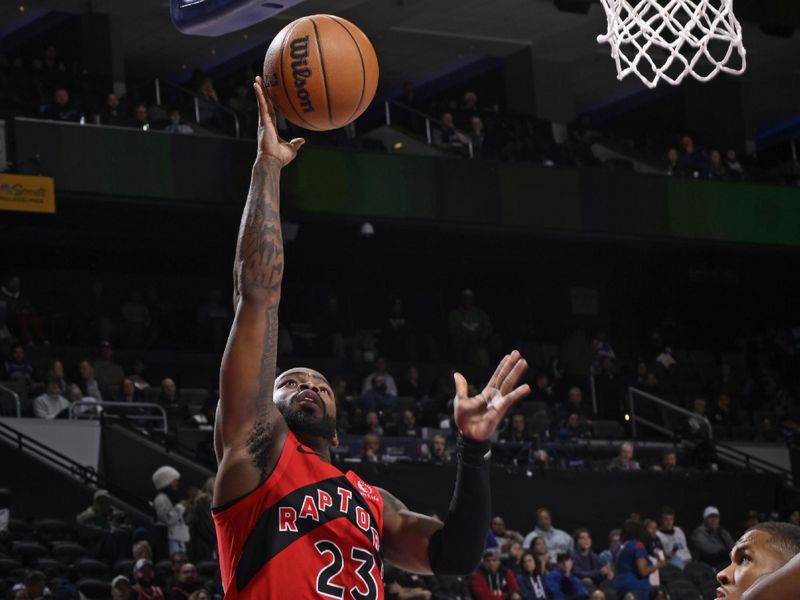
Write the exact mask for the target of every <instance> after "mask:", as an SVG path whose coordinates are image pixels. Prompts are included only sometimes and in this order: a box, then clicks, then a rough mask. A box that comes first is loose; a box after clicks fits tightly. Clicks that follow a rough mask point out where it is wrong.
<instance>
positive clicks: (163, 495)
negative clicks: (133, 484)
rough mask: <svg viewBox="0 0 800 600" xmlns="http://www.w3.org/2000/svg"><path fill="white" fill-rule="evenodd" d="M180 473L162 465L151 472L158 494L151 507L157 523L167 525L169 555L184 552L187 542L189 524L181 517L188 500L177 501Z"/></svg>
mask: <svg viewBox="0 0 800 600" xmlns="http://www.w3.org/2000/svg"><path fill="white" fill-rule="evenodd" d="M180 479H181V474H180V473H179V472H178V470H177V469H175V468H173V467H170V466H163V467H159V468H158V469H156V471H155V473H153V485H154V486H155V488H156V490H157V491H158V494H157V495H156V497H155V499H154V500H153V508H154V509H155V511H156V517H157V519H158V522H159V523H163V524H164V525H166V526H167V541H168V542H169V555H170V556H172V555H173V554H174V553H175V552H186V544H187V543H188V542H189V538H190V536H189V526H188V525H187V524H186V521H184V519H183V515H184V513H185V512H186V508H187V507H188V506H189V503H188V501H186V500H180V501H178V486H179V484H180Z"/></svg>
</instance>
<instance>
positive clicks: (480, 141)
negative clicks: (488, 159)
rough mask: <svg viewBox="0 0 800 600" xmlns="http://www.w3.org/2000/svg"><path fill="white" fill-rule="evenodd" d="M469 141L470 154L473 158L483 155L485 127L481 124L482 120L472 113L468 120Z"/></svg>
mask: <svg viewBox="0 0 800 600" xmlns="http://www.w3.org/2000/svg"><path fill="white" fill-rule="evenodd" d="M469 141H470V142H471V143H472V155H473V156H474V157H475V158H480V157H483V156H484V154H485V152H484V145H485V142H486V128H485V127H484V125H483V120H482V119H481V118H480V117H479V116H478V115H474V116H473V117H472V118H471V119H470V120H469Z"/></svg>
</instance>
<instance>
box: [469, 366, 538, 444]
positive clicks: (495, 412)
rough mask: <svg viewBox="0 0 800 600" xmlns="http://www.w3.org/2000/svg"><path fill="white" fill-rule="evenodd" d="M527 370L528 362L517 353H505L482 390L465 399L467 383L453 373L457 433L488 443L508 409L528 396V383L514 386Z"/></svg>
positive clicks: (529, 389)
mask: <svg viewBox="0 0 800 600" xmlns="http://www.w3.org/2000/svg"><path fill="white" fill-rule="evenodd" d="M527 369H528V363H527V362H526V361H525V359H524V358H522V357H521V356H520V354H519V352H517V351H516V350H514V351H513V352H512V353H511V354H506V356H505V357H504V358H503V360H501V361H500V364H499V365H497V369H495V372H494V375H492V378H491V379H489V383H487V384H486V387H485V388H483V391H482V392H481V393H480V394H478V395H477V396H473V397H472V398H470V397H468V396H467V388H468V386H467V380H466V379H464V376H463V375H462V374H461V373H456V374H455V375H454V377H455V382H456V399H455V420H456V425H457V426H458V429H459V431H461V433H462V434H464V436H466V437H468V438H470V439H473V440H478V441H483V440H488V439H489V438H490V437H491V435H492V434H493V433H494V432H495V430H496V429H497V426H498V425H499V424H500V422H501V421H502V420H503V417H504V416H505V414H506V413H507V412H508V409H509V408H511V406H512V405H513V404H514V403H515V402H517V400H519V399H520V398H524V397H525V396H527V395H528V394H530V392H531V388H530V386H529V385H528V384H527V383H526V384H524V385H521V386H519V387H517V383H518V382H519V380H520V377H522V375H523V374H524V373H525V371H526V370H527Z"/></svg>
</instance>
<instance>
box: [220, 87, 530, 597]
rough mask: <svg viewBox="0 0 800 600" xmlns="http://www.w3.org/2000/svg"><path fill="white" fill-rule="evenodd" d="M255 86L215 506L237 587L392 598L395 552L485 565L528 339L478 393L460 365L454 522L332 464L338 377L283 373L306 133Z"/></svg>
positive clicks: (447, 563)
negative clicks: (493, 443) (286, 249)
mask: <svg viewBox="0 0 800 600" xmlns="http://www.w3.org/2000/svg"><path fill="white" fill-rule="evenodd" d="M254 88H255V93H256V97H257V99H258V108H259V116H260V126H259V133H258V155H257V158H256V162H255V165H254V167H253V172H252V179H251V183H250V191H249V194H248V197H247V203H246V205H245V209H244V215H243V217H242V222H241V226H240V229H239V239H238V243H237V248H236V260H235V264H234V289H235V292H234V305H235V308H236V317H235V319H234V323H233V327H232V328H231V333H230V337H229V338H228V345H227V347H226V349H225V354H224V356H223V359H222V368H221V371H220V404H219V408H218V411H217V419H216V426H215V428H214V437H215V449H216V451H217V459H218V462H219V469H218V476H217V480H216V487H215V490H214V504H215V508H214V520H215V523H216V528H217V538H218V544H219V555H220V569H221V572H222V582H223V586H224V587H225V598H226V599H234V598H258V599H264V598H267V599H275V598H291V599H300V598H333V599H336V600H345V599H346V600H373V599H379V598H383V583H382V581H381V575H382V571H383V568H382V560H383V557H385V558H386V559H387V560H389V561H391V562H392V563H393V564H395V565H397V566H398V567H400V568H401V569H405V570H407V571H410V572H412V573H420V574H430V573H442V574H456V573H457V574H465V573H468V572H471V571H472V570H473V569H474V568H475V566H476V565H477V564H478V562H479V561H480V559H481V553H482V551H483V546H484V542H485V539H486V531H487V528H488V526H489V519H490V497H489V466H488V464H487V461H488V458H487V456H488V451H489V447H490V446H489V442H488V439H489V437H490V436H491V435H492V434H493V433H494V431H495V429H496V428H497V425H498V423H499V422H500V421H501V419H502V418H503V416H504V415H505V413H506V411H507V410H508V409H509V407H510V406H511V405H512V404H514V402H516V401H517V400H519V399H520V398H522V397H523V396H525V395H526V394H528V393H529V392H530V389H529V388H528V386H527V385H522V386H517V382H518V381H519V379H520V377H521V376H522V374H523V373H524V372H525V370H526V368H527V363H526V362H525V360H524V359H522V358H521V357H520V355H519V353H518V352H516V351H514V352H512V353H511V354H509V355H507V356H506V357H505V358H504V359H503V361H502V362H501V363H500V364H499V365H498V367H497V370H496V371H495V372H494V375H493V376H492V377H491V379H490V380H489V383H488V384H487V386H486V388H485V389H484V390H483V392H481V393H480V394H479V395H478V396H475V397H472V398H470V397H468V395H467V381H466V380H465V379H464V377H463V376H461V375H460V374H456V375H455V383H456V399H455V423H456V425H457V427H458V429H459V439H458V442H457V446H458V452H457V454H458V462H457V476H456V484H455V490H454V494H453V498H452V501H451V504H450V508H449V511H448V513H447V516H446V518H445V520H444V523H442V522H441V521H439V520H437V519H433V518H429V517H426V516H423V515H420V514H416V513H413V512H411V511H409V510H408V509H407V508H406V507H405V506H404V505H403V504H402V502H400V501H399V500H398V499H397V498H395V497H394V496H392V495H391V494H390V493H388V492H386V491H384V490H380V489H377V488H374V487H372V486H370V485H369V484H367V483H366V482H364V481H363V480H362V479H361V478H360V477H359V476H358V475H356V474H355V473H353V472H348V473H346V474H344V473H342V472H341V471H340V470H339V469H337V468H336V467H334V466H333V465H331V464H330V458H331V452H330V450H331V448H333V447H336V445H337V444H338V439H337V436H336V399H335V398H334V396H333V392H332V390H331V386H330V384H329V383H328V381H327V379H325V377H324V376H323V375H322V374H320V373H318V372H316V371H313V370H311V369H306V368H295V369H290V370H288V371H285V372H284V373H282V374H281V375H280V376H279V377H277V378H276V377H275V358H276V344H277V337H278V303H279V301H280V295H281V278H282V275H283V262H284V259H283V242H282V239H281V228H280V227H281V223H280V211H279V179H280V172H281V168H282V167H284V166H286V165H287V164H288V163H290V162H291V161H292V160H293V159H294V158H295V156H296V155H297V152H298V150H299V149H300V147H301V146H302V144H303V140H302V139H294V140H292V141H291V142H288V143H287V142H284V141H282V140H280V139H279V138H278V136H277V132H276V129H275V124H274V123H275V120H274V112H273V110H272V106H271V104H270V102H269V100H268V99H267V96H266V92H265V88H264V86H263V83H262V81H261V79H260V78H257V79H256V83H255V84H254ZM313 276H314V275H313V273H312V274H309V277H310V278H313Z"/></svg>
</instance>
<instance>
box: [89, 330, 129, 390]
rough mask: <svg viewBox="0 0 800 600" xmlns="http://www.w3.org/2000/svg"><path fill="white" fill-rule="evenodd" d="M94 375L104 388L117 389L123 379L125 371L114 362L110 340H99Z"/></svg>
mask: <svg viewBox="0 0 800 600" xmlns="http://www.w3.org/2000/svg"><path fill="white" fill-rule="evenodd" d="M92 366H93V367H94V376H95V378H96V379H97V382H98V383H99V384H100V386H101V387H103V388H106V389H119V386H120V385H121V384H122V380H123V379H125V371H123V370H122V367H121V366H119V365H118V364H117V363H116V362H114V348H113V347H112V346H111V342H109V341H108V340H103V341H102V342H100V358H97V359H95V361H94V364H93V365H92Z"/></svg>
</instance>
